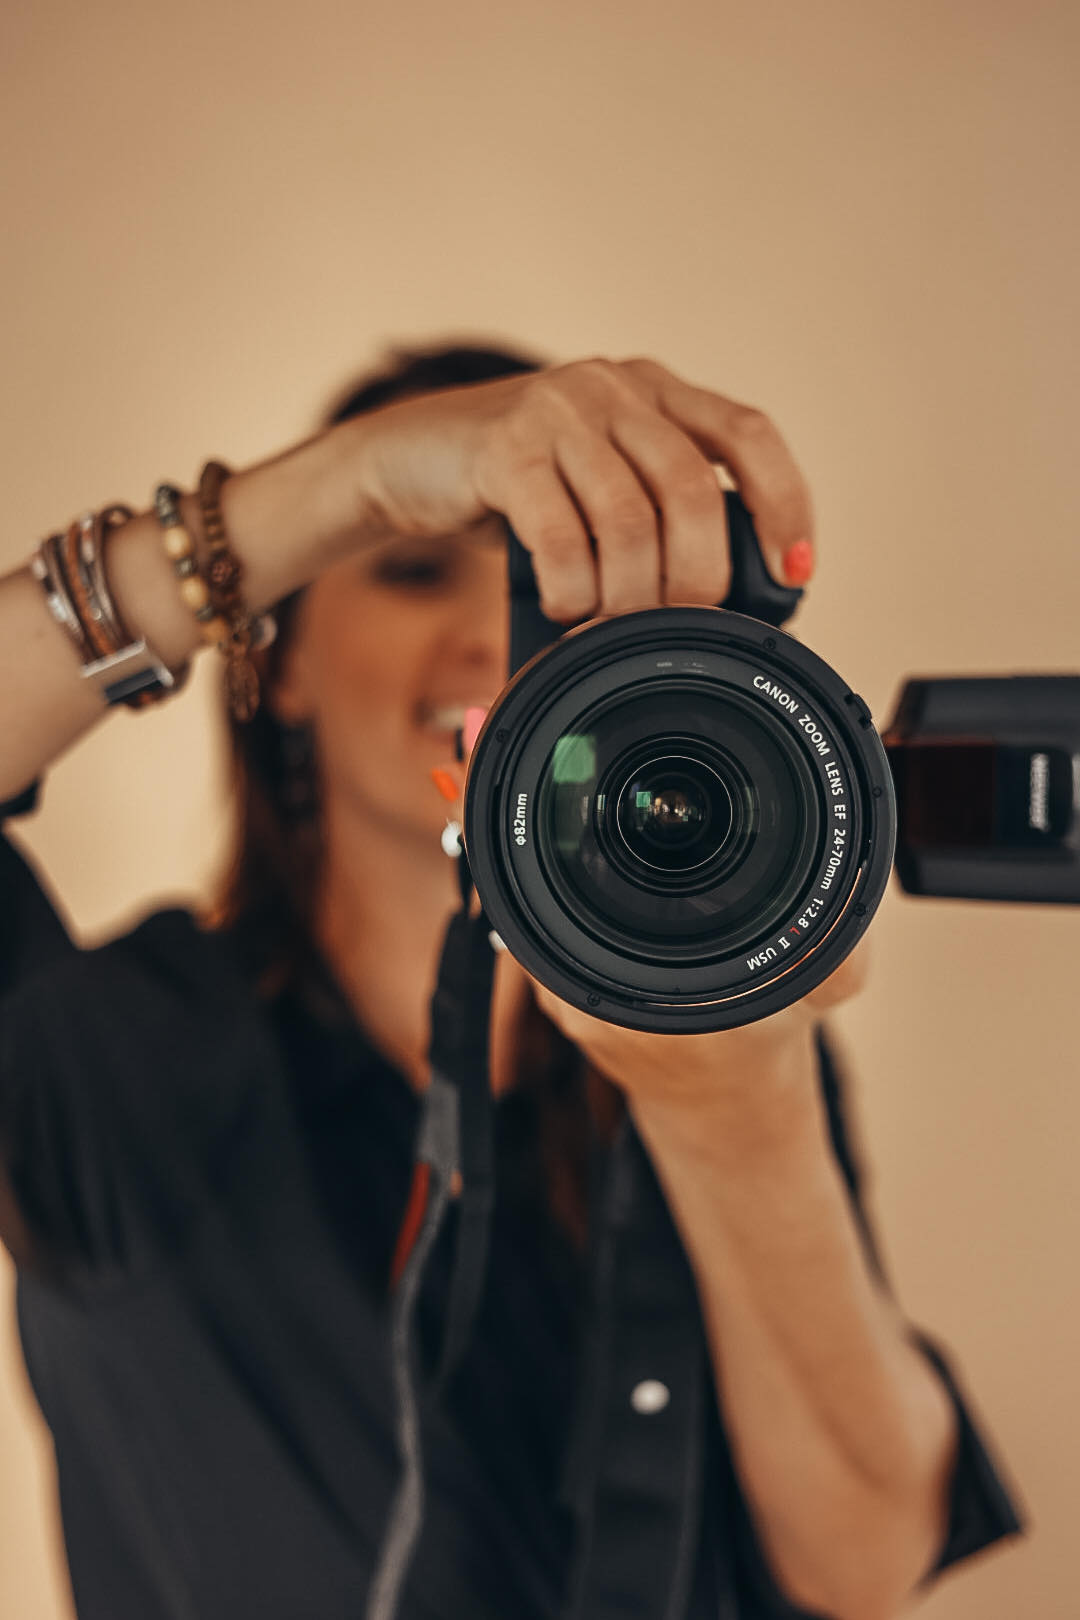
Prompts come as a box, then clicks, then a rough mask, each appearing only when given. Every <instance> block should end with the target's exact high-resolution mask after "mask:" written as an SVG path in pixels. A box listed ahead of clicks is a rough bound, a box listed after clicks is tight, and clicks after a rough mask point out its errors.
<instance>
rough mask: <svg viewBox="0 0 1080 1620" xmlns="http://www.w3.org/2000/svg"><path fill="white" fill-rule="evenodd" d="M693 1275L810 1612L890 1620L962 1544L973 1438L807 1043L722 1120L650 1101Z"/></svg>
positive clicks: (765, 1528)
mask: <svg viewBox="0 0 1080 1620" xmlns="http://www.w3.org/2000/svg"><path fill="white" fill-rule="evenodd" d="M631 1106H632V1108H633V1111H634V1117H635V1122H636V1124H637V1126H638V1129H639V1131H640V1132H641V1135H642V1139H643V1141H644V1142H645V1144H646V1146H647V1148H648V1149H649V1153H650V1156H651V1157H652V1159H653V1162H654V1164H655V1165H656V1169H657V1174H658V1175H659V1177H660V1179H661V1182H662V1184H663V1185H664V1188H665V1192H666V1194H667V1197H668V1200H669V1203H670V1204H671V1208H672V1213H673V1215H674V1216H675V1218H676V1221H677V1223H678V1225H679V1227H680V1231H681V1233H682V1236H683V1240H684V1243H685V1244H686V1246H687V1253H688V1254H689V1256H690V1258H691V1261H692V1263H693V1268H694V1272H695V1277H696V1279H697V1284H698V1291H699V1294H700V1297H701V1300H702V1308H703V1313H704V1317H705V1321H706V1325H707V1329H708V1334H709V1340H710V1345H711V1349H712V1354H713V1363H714V1371H715V1380H716V1387H717V1393H718V1396H719V1399H720V1404H721V1409H722V1412H723V1415H724V1422H725V1426H726V1428H727V1431H728V1433H729V1435H730V1437H731V1442H732V1447H733V1455H734V1458H735V1462H736V1467H737V1469H738V1471H739V1474H740V1478H741V1481H742V1484H743V1487H744V1489H745V1491H746V1494H747V1499H748V1501H749V1502H750V1503H751V1504H752V1507H753V1512H754V1518H755V1522H756V1524H757V1526H758V1528H759V1531H760V1534H761V1537H762V1542H763V1546H764V1548H765V1549H766V1551H767V1553H768V1555H769V1558H770V1561H771V1563H772V1566H773V1568H774V1571H775V1573H776V1575H777V1578H778V1579H779V1581H780V1583H781V1585H782V1586H783V1587H784V1588H785V1590H786V1591H787V1593H788V1595H789V1596H790V1597H791V1598H792V1599H793V1600H794V1601H796V1602H798V1603H801V1604H802V1605H804V1606H806V1607H809V1608H812V1609H820V1610H821V1612H823V1613H825V1614H828V1615H830V1616H834V1615H835V1616H836V1617H837V1620H885V1617H886V1616H890V1615H893V1614H895V1613H896V1612H897V1608H898V1606H899V1605H900V1603H901V1602H902V1600H903V1598H904V1597H905V1595H906V1594H907V1593H908V1592H909V1591H910V1589H911V1588H912V1587H913V1586H914V1585H915V1583H916V1581H917V1580H918V1579H919V1578H920V1577H921V1576H922V1575H923V1574H924V1573H925V1572H926V1570H927V1569H928V1567H929V1565H930V1563H931V1562H932V1559H933V1556H934V1554H935V1553H936V1551H937V1550H938V1548H939V1546H940V1545H941V1543H942V1542H943V1540H944V1536H945V1531H946V1527H947V1525H946V1512H947V1482H948V1478H949V1473H950V1469H951V1465H952V1460H953V1450H954V1445H955V1426H954V1419H953V1414H952V1409H951V1406H950V1405H949V1402H948V1398H947V1396H946V1394H945V1392H944V1390H943V1389H942V1387H941V1384H940V1381H939V1380H938V1379H937V1378H936V1376H935V1375H934V1373H933V1371H932V1369H931V1368H930V1367H929V1366H928V1365H927V1363H926V1361H925V1358H924V1357H922V1356H921V1355H920V1353H919V1352H918V1351H917V1350H916V1349H915V1348H913V1347H912V1346H911V1344H910V1343H908V1342H907V1340H906V1339H905V1337H904V1335H903V1331H902V1323H901V1320H900V1318H899V1314H898V1312H897V1311H896V1309H895V1307H894V1306H893V1305H892V1304H891V1302H890V1301H889V1300H888V1299H887V1298H886V1297H885V1296H884V1295H883V1293H882V1292H881V1290H880V1289H879V1288H878V1287H877V1286H876V1284H875V1282H874V1280H873V1278H872V1277H871V1274H870V1272H869V1270H868V1267H867V1265H866V1261H865V1258H864V1256H863V1253H862V1249H861V1246H860V1243H859V1239H858V1234H857V1229H856V1227H855V1224H854V1220H853V1218H852V1213H851V1208H850V1203H849V1200H848V1194H847V1191H846V1188H845V1187H844V1185H843V1181H842V1178H841V1176H840V1173H839V1170H838V1167H837V1165H836V1163H835V1159H834V1156H833V1154H832V1151H831V1147H830V1144H829V1139H828V1128H827V1122H826V1120H825V1118H824V1110H823V1107H822V1105H821V1100H820V1095H819V1090H818V1084H817V1065H816V1055H815V1052H814V1048H813V1042H812V1038H811V1037H810V1036H809V1035H807V1036H806V1037H804V1038H800V1040H799V1042H798V1043H795V1044H794V1045H793V1046H791V1047H789V1049H788V1050H787V1051H786V1053H784V1054H782V1055H781V1054H778V1055H777V1058H776V1062H775V1065H774V1067H773V1069H772V1070H771V1071H770V1072H768V1073H760V1074H753V1075H746V1076H744V1077H743V1083H742V1085H741V1086H740V1088H739V1096H738V1098H737V1099H734V1098H733V1097H732V1096H731V1094H730V1092H729V1093H728V1094H725V1093H724V1091H723V1090H722V1089H718V1095H717V1105H716V1108H715V1110H714V1112H713V1113H712V1115H711V1116H708V1117H707V1116H706V1112H705V1110H704V1109H702V1108H701V1107H698V1108H696V1109H695V1110H694V1111H693V1113H692V1114H690V1113H685V1114H684V1113H680V1111H679V1110H678V1109H677V1108H668V1109H665V1108H664V1107H663V1106H662V1105H661V1104H658V1103H650V1104H647V1105H646V1104H642V1103H640V1102H634V1103H632V1105H631Z"/></svg>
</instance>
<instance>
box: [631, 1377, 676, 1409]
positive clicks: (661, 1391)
mask: <svg viewBox="0 0 1080 1620" xmlns="http://www.w3.org/2000/svg"><path fill="white" fill-rule="evenodd" d="M670 1399H671V1391H670V1389H668V1387H667V1385H666V1384H662V1383H661V1382H660V1380H659V1379H658V1378H646V1379H644V1380H643V1381H642V1382H641V1383H640V1384H635V1386H634V1388H633V1390H631V1392H630V1405H631V1406H632V1407H633V1408H634V1411H635V1412H641V1413H642V1414H643V1415H644V1416H646V1417H650V1416H651V1415H652V1414H653V1413H654V1412H662V1411H663V1410H664V1407H665V1406H666V1405H667V1403H668V1401H670Z"/></svg>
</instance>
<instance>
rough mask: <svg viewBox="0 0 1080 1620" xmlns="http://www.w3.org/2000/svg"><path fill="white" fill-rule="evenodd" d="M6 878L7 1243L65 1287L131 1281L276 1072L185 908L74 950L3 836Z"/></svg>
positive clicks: (172, 1234) (240, 983) (245, 1001)
mask: <svg viewBox="0 0 1080 1620" xmlns="http://www.w3.org/2000/svg"><path fill="white" fill-rule="evenodd" d="M27 797H28V796H26V795H24V796H23V799H22V800H20V801H18V802H19V803H26V801H27ZM6 808H8V809H9V810H10V807H6ZM0 880H2V882H3V886H4V887H3V894H4V900H5V911H4V924H3V945H2V952H0V1238H2V1239H3V1241H4V1243H5V1244H6V1246H7V1247H8V1248H9V1249H10V1250H11V1252H12V1254H13V1255H14V1257H15V1259H16V1261H17V1262H18V1263H19V1264H20V1265H22V1266H23V1267H24V1268H26V1267H29V1268H32V1269H34V1270H37V1271H40V1272H43V1273H44V1274H46V1275H48V1276H50V1277H52V1278H53V1279H55V1280H57V1281H62V1282H63V1283H65V1284H71V1283H77V1284H79V1285H87V1286H92V1287H96V1286H98V1285H99V1284H100V1283H101V1282H105V1283H106V1284H108V1285H112V1284H114V1283H117V1282H120V1281H123V1280H129V1279H130V1278H132V1277H133V1276H135V1275H142V1274H143V1273H144V1271H145V1270H146V1268H147V1267H148V1266H150V1265H152V1264H156V1263H157V1261H158V1260H159V1259H160V1256H161V1254H162V1253H163V1252H164V1251H165V1250H167V1249H168V1248H170V1247H172V1246H175V1244H177V1243H178V1242H179V1241H180V1240H181V1238H182V1236H183V1234H184V1233H185V1232H186V1230H187V1227H188V1224H189V1222H190V1219H191V1217H192V1215H193V1214H194V1213H195V1212H196V1210H197V1209H198V1208H199V1207H200V1206H201V1205H202V1203H203V1200H204V1198H205V1195H206V1191H207V1188H208V1187H209V1186H210V1184H211V1181H212V1178H213V1176H214V1175H215V1174H216V1173H217V1166H218V1164H219V1163H220V1162H221V1156H222V1155H223V1154H224V1153H225V1150H226V1148H227V1146H228V1145H229V1144H230V1143H232V1142H233V1141H235V1136H234V1132H235V1130H236V1129H237V1128H238V1122H240V1123H242V1122H243V1121H244V1120H245V1119H246V1118H247V1117H248V1112H247V1104H248V1103H249V1102H250V1101H252V1099H253V1098H254V1096H255V1095H256V1094H257V1087H256V1079H257V1076H258V1075H259V1073H260V1065H261V1069H262V1072H265V1070H266V1066H267V1065H268V1064H271V1063H273V1062H274V1061H275V1058H276V1054H275V1051H274V1048H273V1046H272V1043H271V1041H270V1034H269V1030H268V1028H267V1027H266V1024H265V1021H264V1020H263V1019H262V1018H261V1016H260V1008H259V1004H258V1001H257V998H256V997H255V995H254V994H253V993H252V992H251V990H250V988H249V986H248V984H247V981H246V979H245V977H244V975H243V973H242V972H241V970H240V967H239V965H238V964H237V962H236V961H235V960H234V958H233V956H232V953H231V951H230V950H229V949H228V947H227V946H226V944H225V942H224V941H223V940H222V939H221V937H220V936H217V935H215V934H211V933H207V932H205V931H204V930H202V929H200V928H199V926H198V924H197V922H196V919H195V918H194V917H193V916H192V915H191V913H190V912H188V911H186V910H183V909H182V908H178V907H177V908H170V909H165V910H161V911H157V912H155V913H153V914H151V915H149V916H147V917H146V918H144V920H143V921H142V922H140V923H139V924H138V925H137V926H136V927H135V928H134V929H132V930H131V931H130V932H129V933H127V934H125V935H123V936H121V937H119V938H117V939H114V940H111V941H109V942H108V943H107V944H105V945H102V946H100V947H97V948H96V949H93V950H81V949H79V948H77V947H76V946H75V945H74V944H73V943H72V941H71V939H70V938H69V936H68V934H67V932H66V930H65V929H64V927H63V924H62V923H61V921H60V918H59V915H58V913H57V911H56V909H55V907H54V905H53V903H52V901H51V899H50V898H49V896H48V894H47V893H46V890H45V888H44V885H43V884H42V882H41V881H40V879H39V878H38V877H37V874H36V873H35V872H34V870H33V868H32V866H31V864H30V863H29V861H27V860H26V859H25V858H24V857H23V855H22V854H21V853H20V852H19V851H18V850H17V849H16V847H15V845H14V843H13V842H12V841H11V840H10V839H6V838H4V837H3V836H2V834H0Z"/></svg>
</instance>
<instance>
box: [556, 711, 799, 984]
mask: <svg viewBox="0 0 1080 1620" xmlns="http://www.w3.org/2000/svg"><path fill="white" fill-rule="evenodd" d="M822 810H823V806H822V802H821V790H820V787H819V785H818V781H817V778H816V777H815V775H814V773H813V772H812V771H811V769H810V766H809V764H808V762H807V761H806V759H805V758H804V757H803V755H802V753H801V750H800V749H799V748H798V746H797V744H796V742H795V740H794V738H793V737H792V736H791V735H790V732H789V731H788V730H787V729H786V727H785V725H784V723H783V722H782V721H780V720H779V719H778V718H777V716H776V715H775V714H774V713H772V712H770V711H769V710H766V709H764V708H763V706H762V705H760V704H759V703H756V702H755V701H754V700H753V699H752V698H750V697H748V696H747V694H746V693H745V692H742V691H739V690H736V689H734V688H729V687H726V686H722V685H719V684H718V683H715V682H704V681H700V682H699V681H692V680H691V681H686V682H681V681H674V680H670V679H669V680H666V681H664V682H662V683H642V684H641V685H640V686H638V687H623V688H621V689H620V690H619V691H617V692H616V693H614V694H612V695H611V696H609V697H606V698H604V699H601V700H600V701H599V702H598V703H596V704H594V705H593V706H592V708H591V709H590V710H588V711H586V713H584V714H582V715H581V716H580V717H579V719H578V720H577V721H576V722H575V725H574V727H573V729H572V730H567V731H566V732H565V733H564V734H563V735H562V736H561V737H560V738H559V739H558V741H557V743H556V745H555V747H554V748H553V750H552V752H551V754H550V756H549V759H548V762H547V765H546V767H545V769H544V771H543V773H542V776H541V780H540V783H539V786H538V792H537V797H536V837H537V854H538V857H539V859H540V862H541V865H542V866H543V868H544V870H545V873H546V876H547V879H548V882H549V884H550V887H551V889H552V892H553V893H554V894H555V895H556V896H557V898H558V900H559V903H560V905H561V906H562V907H563V908H564V910H566V911H567V912H568V914H569V915H570V916H571V917H572V918H573V920H574V922H575V923H576V924H577V925H578V926H579V927H582V928H584V929H585V930H586V931H588V932H590V933H592V934H593V935H594V936H595V937H596V938H597V939H598V940H601V941H603V942H604V943H607V944H615V945H617V946H618V947H619V948H620V949H623V950H625V951H627V952H628V953H630V954H632V955H642V954H644V953H646V952H648V953H651V954H652V955H653V956H657V957H659V958H661V959H664V960H672V959H677V960H683V959H685V960H686V961H688V962H690V961H705V960H708V959H710V958H713V957H721V956H726V955H730V954H732V953H733V952H735V951H740V950H742V949H744V948H745V947H746V945H747V943H748V942H750V941H752V940H754V939H757V938H760V937H762V935H764V934H766V933H769V932H772V931H774V929H775V928H776V926H778V925H779V924H780V923H782V921H783V920H784V918H785V916H786V914H787V913H788V912H789V911H791V910H792V909H794V907H795V905H796V903H797V901H798V900H799V897H800V895H801V894H802V892H803V891H804V890H805V888H806V886H807V884H808V882H809V880H810V877H811V875H812V872H813V870H814V866H815V863H816V858H817V856H818V854H819V846H820V839H821V836H822V835H821V829H822V826H823V815H822Z"/></svg>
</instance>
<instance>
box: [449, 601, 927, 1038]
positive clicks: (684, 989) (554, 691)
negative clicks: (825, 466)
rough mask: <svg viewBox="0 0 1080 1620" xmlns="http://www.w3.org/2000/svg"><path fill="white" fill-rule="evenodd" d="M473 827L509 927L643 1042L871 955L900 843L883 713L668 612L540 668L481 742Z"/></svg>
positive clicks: (552, 973)
mask: <svg viewBox="0 0 1080 1620" xmlns="http://www.w3.org/2000/svg"><path fill="white" fill-rule="evenodd" d="M464 834H465V844H466V850H467V853H468V857H469V862H470V868H471V871H472V875H473V881H474V882H475V884H476V889H477V892H478V894H479V896H480V900H481V902H482V904H483V906H484V910H485V912H486V914H487V916H488V917H489V918H490V920H491V923H492V926H493V927H494V928H495V929H496V931H497V932H498V933H499V935H500V936H501V937H502V939H503V940H504V941H505V943H506V944H507V946H508V947H509V949H510V950H511V951H512V952H513V954H514V955H515V956H516V957H517V958H518V959H519V960H520V961H521V962H522V963H523V965H524V966H525V967H526V968H527V969H528V971H529V972H530V973H532V974H533V975H534V977H535V978H537V979H538V980H539V981H540V982H541V983H543V984H545V985H546V986H547V987H548V988H549V989H551V990H552V991H553V992H554V993H555V994H556V995H559V996H560V997H561V998H562V999H563V1000H565V1001H568V1002H570V1003H571V1004H572V1005H575V1006H579V1007H581V1008H583V1009H584V1010H587V1011H589V1012H591V1013H593V1014H594V1015H595V1016H597V1017H602V1018H606V1019H608V1020H609V1021H610V1022H613V1023H617V1024H623V1025H626V1026H628V1027H630V1028H638V1029H647V1030H665V1031H676V1032H677V1031H685V1032H688V1033H689V1032H694V1031H701V1030H706V1029H724V1028H730V1027H733V1026H736V1025H740V1024H746V1023H752V1022H754V1021H755V1020H757V1019H759V1018H764V1017H767V1016H768V1015H769V1014H770V1013H772V1012H775V1011H778V1010H780V1009H781V1008H782V1007H784V1006H787V1005H790V1004H791V1003H792V1002H794V1001H797V1000H799V999H801V997H802V996H804V995H806V994H807V993H808V992H809V991H810V990H812V989H813V988H814V987H815V985H817V984H819V983H821V982H822V981H823V980H824V979H825V978H826V977H827V976H828V975H829V973H831V972H832V971H833V970H834V969H835V968H836V967H837V966H838V965H839V963H840V962H841V961H842V960H843V959H844V957H845V956H847V955H848V954H849V953H850V951H851V950H853V949H854V947H855V945H856V944H857V942H858V940H859V938H860V937H861V935H862V934H863V933H864V932H865V929H866V927H867V926H868V924H869V921H870V918H871V916H872V915H873V912H874V910H875V909H876V907H877V905H878V904H879V902H880V899H881V896H882V894H883V893H884V890H885V887H886V884H887V881H888V875H889V871H890V869H891V864H892V858H893V850H894V845H895V838H896V806H895V796H894V792H893V785H892V778H891V775H890V772H889V768H888V762H887V758H886V755H885V751H884V749H883V747H882V745H881V742H880V739H879V738H878V735H877V732H876V731H875V730H874V728H873V724H872V721H871V717H870V713H869V710H868V709H867V707H866V705H865V703H863V701H862V699H861V698H859V697H858V696H857V695H856V694H855V693H853V692H851V690H850V688H848V687H847V686H846V685H845V683H844V682H843V681H842V680H841V678H840V676H839V675H837V674H836V672H835V671H834V670H832V669H831V668H830V667H829V666H828V665H827V664H826V663H825V662H824V661H823V660H822V659H820V658H819V657H818V656H817V655H816V654H814V653H812V652H811V651H810V650H809V649H808V648H806V647H804V646H803V645H802V643H801V642H798V641H796V640H795V639H794V638H792V637H789V636H786V635H784V634H783V632H782V631H779V630H776V629H774V628H772V627H771V626H769V625H767V624H764V623H763V622H761V621H760V620H757V619H753V618H749V617H747V616H744V615H741V614H736V613H731V612H728V611H724V610H721V609H716V608H653V609H647V610H645V611H643V612H640V613H632V614H624V615H620V616H619V617H617V618H613V619H606V620H598V621H594V622H593V623H591V624H587V625H582V626H580V627H578V628H577V629H576V630H572V631H570V632H569V633H568V634H566V635H565V636H563V637H562V638H561V639H560V640H559V641H558V642H556V643H555V644H554V645H553V646H551V647H549V648H548V649H547V650H545V651H543V652H541V653H539V654H538V655H537V656H536V657H534V658H533V659H531V660H530V661H529V662H528V663H527V664H526V665H525V666H524V667H523V668H522V669H521V670H519V671H518V673H517V674H516V675H515V676H514V678H513V680H512V681H511V682H510V684H509V685H508V686H507V688H506V689H505V691H504V692H503V694H502V696H501V697H500V699H499V702H498V703H497V704H496V705H495V707H494V708H493V709H492V710H491V711H490V712H489V714H488V716H487V719H486V721H485V724H484V727H483V730H482V731H481V733H480V736H479V737H478V739H477V741H476V744H475V746H474V749H473V752H472V755H471V758H470V761H469V772H468V779H467V783H466V791H465V816H464Z"/></svg>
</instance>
